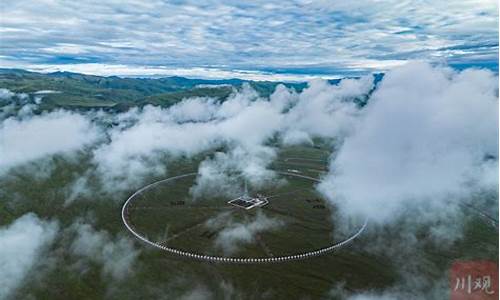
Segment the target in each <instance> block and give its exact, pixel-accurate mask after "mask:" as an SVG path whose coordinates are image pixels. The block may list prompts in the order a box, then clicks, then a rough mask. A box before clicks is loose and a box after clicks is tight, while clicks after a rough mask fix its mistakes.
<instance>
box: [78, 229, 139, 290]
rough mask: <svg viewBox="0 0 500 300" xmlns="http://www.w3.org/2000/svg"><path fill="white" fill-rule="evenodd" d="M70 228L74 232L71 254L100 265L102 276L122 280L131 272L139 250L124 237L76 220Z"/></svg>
mask: <svg viewBox="0 0 500 300" xmlns="http://www.w3.org/2000/svg"><path fill="white" fill-rule="evenodd" d="M71 229H72V230H73V231H74V232H76V237H75V239H74V240H73V242H72V244H71V246H70V251H71V253H72V254H73V255H76V256H78V257H81V258H84V259H86V260H87V261H92V262H95V263H99V264H101V265H102V274H103V276H106V277H107V276H109V277H111V278H112V279H114V280H118V281H120V280H123V279H125V278H126V277H127V276H129V275H130V274H132V273H133V271H134V270H133V267H134V264H135V262H136V259H137V256H138V255H139V251H138V250H136V249H135V248H134V246H133V243H132V241H131V240H130V239H128V238H126V237H116V238H113V237H112V236H110V234H109V233H108V232H106V231H104V230H99V231H98V230H96V229H94V227H93V226H92V225H90V224H86V223H81V222H76V223H74V224H73V225H72V227H71Z"/></svg>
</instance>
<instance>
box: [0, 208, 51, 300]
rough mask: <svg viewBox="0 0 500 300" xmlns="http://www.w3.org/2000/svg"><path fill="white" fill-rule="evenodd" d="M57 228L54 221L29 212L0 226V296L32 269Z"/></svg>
mask: <svg viewBox="0 0 500 300" xmlns="http://www.w3.org/2000/svg"><path fill="white" fill-rule="evenodd" d="M57 230H58V226H57V223H55V222H48V221H44V220H41V219H39V218H38V217H37V216H36V215H34V214H32V213H30V214H25V215H23V216H22V217H20V218H18V219H17V220H15V221H14V222H13V223H12V224H10V225H8V226H6V227H2V228H0V244H1V245H2V246H1V247H0V286H1V287H2V288H0V299H6V298H7V297H8V296H9V295H10V294H11V293H13V292H14V290H15V289H16V288H18V287H19V286H20V285H21V283H22V282H23V280H24V279H25V278H26V277H27V276H28V274H29V273H30V272H31V271H33V269H34V268H35V267H36V266H37V264H38V259H39V258H43V254H44V251H45V250H46V248H47V247H48V246H49V245H50V244H51V243H52V241H53V240H54V238H55V236H56V233H57Z"/></svg>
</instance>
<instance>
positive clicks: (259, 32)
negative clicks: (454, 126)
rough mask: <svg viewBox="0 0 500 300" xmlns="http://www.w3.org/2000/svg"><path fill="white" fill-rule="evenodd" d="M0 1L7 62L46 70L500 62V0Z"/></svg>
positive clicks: (191, 70)
mask: <svg viewBox="0 0 500 300" xmlns="http://www.w3.org/2000/svg"><path fill="white" fill-rule="evenodd" d="M3 7H5V11H6V12H8V13H5V14H3V16H2V19H1V20H0V27H1V28H2V29H1V31H0V38H1V40H2V42H3V43H2V44H3V45H5V46H4V47H2V49H1V50H0V57H1V58H2V61H3V62H2V65H4V66H6V65H11V66H13V65H14V66H15V65H17V66H20V65H22V64H24V65H31V68H33V69H34V68H38V69H45V70H47V71H48V70H54V68H58V69H65V70H74V71H75V70H76V69H79V70H80V71H84V72H88V73H94V74H103V73H104V72H109V71H106V70H112V75H120V74H121V75H126V74H128V75H144V74H149V75H150V74H156V73H159V74H163V75H165V74H175V75H185V76H186V75H187V76H190V75H191V76H193V75H194V76H210V77H221V76H223V77H228V76H231V77H233V76H236V77H245V78H254V79H257V78H261V79H264V78H271V79H272V78H281V79H286V78H288V79H291V78H295V79H297V78H301V77H304V76H310V75H315V76H328V75H332V74H333V75H338V74H359V73H360V72H361V73H363V72H368V71H373V70H387V69H390V68H393V67H394V66H398V65H401V64H402V63H404V62H405V61H407V60H413V59H425V60H431V61H441V60H445V61H448V62H450V63H461V64H462V63H465V64H467V63H484V62H486V63H488V62H489V63H492V64H495V65H497V56H498V16H497V11H498V3H497V2H496V1H475V0H468V1H463V0H453V1H444V2H442V1H440V2H436V1H432V2H428V3H425V5H422V4H421V3H419V2H418V1H405V2H401V1H396V0H392V1H377V2H376V3H373V1H356V3H347V4H339V3H332V2H331V1H322V0H313V1H305V0H296V1H287V3H283V2H278V1H255V2H253V3H251V4H248V3H244V2H241V1H224V2H221V1H211V0H207V1H174V2H171V1H169V2H165V1H150V2H148V3H144V2H141V1H137V0H129V1H122V2H120V3H116V2H99V1H85V2H75V3H70V4H68V3H64V4H63V3H61V2H58V1H54V2H40V3H33V2H32V1H13V0H8V1H4V3H3ZM62 15H64V16H67V18H64V19H61V18H60V16H62ZM34 28H36V30H33V29H34ZM359 41H363V43H360V42H359ZM108 75H110V74H108Z"/></svg>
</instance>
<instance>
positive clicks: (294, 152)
mask: <svg viewBox="0 0 500 300" xmlns="http://www.w3.org/2000/svg"><path fill="white" fill-rule="evenodd" d="M325 145H326V144H325ZM326 148H327V147H326V146H324V147H323V146H321V145H320V146H319V147H317V148H315V147H309V146H294V147H287V148H283V149H281V151H280V153H279V157H278V159H277V161H276V162H275V164H274V165H273V167H274V168H275V169H277V170H283V171H286V170H288V169H295V170H298V171H300V172H303V173H304V174H306V173H307V172H309V173H308V174H311V176H312V174H313V173H314V172H312V171H310V169H322V168H325V167H326V165H327V158H328V156H329V153H328V152H327V151H326V150H325V149H326ZM206 155H209V153H204V154H203V155H200V156H198V157H195V158H192V159H179V160H176V161H175V162H172V161H165V163H166V164H167V165H168V169H169V174H168V176H175V175H180V174H184V173H188V172H196V170H197V166H198V164H199V162H200V161H201V160H203V159H204V158H205V157H206ZM297 157H300V158H303V160H298V159H290V158H297ZM305 159H311V160H305ZM53 165H54V166H55V167H54V169H53V171H52V175H51V176H50V177H47V178H36V177H34V176H32V173H33V172H32V171H30V169H29V168H28V167H20V168H17V169H15V170H13V171H12V172H11V173H10V175H8V176H4V177H2V178H1V179H0V186H1V187H2V188H1V189H0V200H1V201H0V225H1V226H4V225H7V224H9V223H11V222H12V221H13V220H15V219H16V218H18V217H19V216H21V215H23V214H24V213H27V212H34V213H36V214H37V215H38V216H40V217H41V218H43V219H57V220H58V221H59V226H60V228H61V232H62V234H60V235H59V237H58V239H57V241H56V242H55V243H54V245H53V246H52V248H51V250H52V251H51V252H50V253H51V254H50V255H48V256H47V257H43V258H42V259H43V260H44V261H46V262H47V264H50V262H51V261H56V262H57V263H56V267H54V268H52V269H50V268H49V269H48V270H46V271H45V272H43V274H41V275H40V276H35V277H31V278H30V279H28V281H27V282H26V283H25V285H24V286H23V287H22V288H21V289H19V290H18V291H17V292H16V295H14V298H15V299H29V298H30V297H32V298H33V299H102V298H107V299H158V298H160V297H164V298H165V299H177V298H179V297H180V296H181V295H184V294H185V293H186V292H187V291H189V290H191V289H193V288H195V287H196V286H197V285H203V286H205V287H207V288H208V289H209V290H211V291H212V292H213V293H215V297H216V298H217V299H219V298H222V299H223V296H224V295H225V294H227V293H228V291H227V288H224V284H230V285H231V286H232V289H234V291H235V292H234V293H233V294H232V295H233V296H232V298H233V299H241V298H243V299H322V298H325V297H326V295H327V293H328V291H329V290H330V289H332V288H333V287H334V286H335V285H337V284H340V283H343V284H344V287H345V289H347V290H349V291H367V290H379V289H384V288H387V287H390V286H391V285H392V284H394V283H395V282H397V281H398V280H399V279H400V278H399V275H398V273H397V266H394V265H393V264H391V258H390V257H386V256H384V255H374V254H370V253H371V252H369V251H368V249H369V247H370V243H371V241H372V237H370V235H369V234H363V235H361V236H360V237H359V239H356V240H355V241H354V242H353V243H352V244H351V245H349V246H348V247H345V248H342V249H340V250H339V251H337V252H334V253H331V254H329V255H324V256H320V257H315V258H311V259H308V260H304V261H294V262H287V263H282V264H271V265H226V264H214V263H208V262H199V261H192V260H188V259H185V258H182V257H178V256H175V255H173V254H169V253H166V252H164V251H161V250H158V249H156V248H153V247H150V246H148V245H145V244H143V243H141V242H139V241H135V247H136V248H137V249H140V250H141V252H140V255H139V257H138V261H137V263H136V264H135V265H134V270H133V271H134V272H133V274H132V275H131V276H130V277H129V278H127V279H126V280H124V281H121V282H111V280H110V279H109V278H106V277H105V276H104V275H102V273H101V266H99V265H98V264H89V265H88V266H87V269H86V271H85V272H82V271H81V270H80V269H78V268H77V267H75V265H76V264H77V263H78V259H77V258H75V257H74V256H72V255H71V254H70V253H69V251H68V250H67V249H68V244H69V243H70V241H71V238H72V236H71V234H70V233H67V232H66V231H65V229H67V228H68V227H69V226H71V224H73V222H74V221H75V220H76V219H78V218H83V219H85V220H87V221H88V220H92V222H93V223H94V225H95V227H96V228H97V229H99V230H101V229H102V230H106V231H108V232H110V233H111V234H112V235H118V236H128V237H130V238H133V237H132V236H131V234H129V232H128V231H127V230H126V229H125V227H124V225H123V224H122V220H121V217H120V213H121V207H122V205H123V203H124V201H125V199H126V198H127V197H128V196H129V195H131V194H132V193H133V192H134V191H135V189H136V187H131V188H130V190H129V191H126V192H124V193H123V194H121V195H118V196H117V195H108V194H106V193H100V192H97V191H98V189H96V193H95V194H93V195H91V196H84V197H80V198H79V199H77V200H76V201H75V202H74V203H72V204H70V205H64V202H65V199H66V198H67V196H68V192H67V191H66V190H65V189H63V188H61V187H64V186H67V185H68V184H69V183H70V182H72V180H74V179H75V178H78V176H81V175H82V174H84V172H85V171H86V170H87V169H88V168H91V167H92V166H91V164H90V163H89V157H88V156H87V155H85V154H81V155H80V157H79V160H77V162H75V160H74V159H72V160H70V159H67V158H65V157H60V156H58V157H55V158H53ZM314 176H316V177H319V176H321V173H318V172H316V173H315V174H314ZM159 179H162V178H160V177H154V176H153V177H150V178H146V179H145V183H148V182H153V181H156V180H159ZM90 181H91V184H93V185H95V186H98V184H99V183H98V182H97V180H95V179H92V178H91V179H90ZM288 181H289V183H290V185H291V186H284V187H282V189H283V190H285V191H289V190H291V189H292V187H293V186H295V187H299V188H304V187H310V185H311V184H310V183H309V182H306V181H300V180H296V181H294V180H293V179H292V180H290V179H289V178H288ZM178 183H179V182H178ZM180 183H181V184H179V185H173V186H168V187H166V188H168V191H169V192H168V194H165V195H164V192H165V189H164V190H162V188H159V189H158V190H157V193H156V194H154V196H153V195H149V196H146V197H147V198H146V197H145V198H144V199H141V200H144V201H150V204H151V205H152V206H154V205H160V206H164V203H158V201H156V202H155V201H152V199H154V198H157V199H166V201H168V202H171V201H178V200H179V199H181V198H182V199H186V188H187V187H188V186H189V185H190V184H191V183H192V178H186V179H185V180H183V182H182V181H181V182H180ZM301 185H302V186H301ZM276 189H277V190H279V189H280V187H277V188H276ZM172 191H173V192H172ZM263 192H265V191H263ZM150 196H151V199H150ZM309 197H313V194H312V193H311V192H307V191H306V192H304V194H296V195H294V197H292V198H289V197H281V198H279V199H277V200H276V201H273V202H272V203H270V204H269V206H268V207H267V208H262V210H263V212H265V213H266V214H269V215H270V216H274V217H280V218H283V219H284V220H285V221H286V222H287V223H286V224H287V226H285V227H284V228H283V229H282V230H279V231H273V232H268V233H263V237H262V238H263V239H264V241H265V243H266V244H267V245H268V247H270V248H271V249H273V251H276V253H279V254H287V253H290V252H293V251H294V250H293V249H296V248H299V247H306V248H307V247H309V248H311V249H312V248H316V247H320V246H323V245H324V243H325V242H326V243H328V242H329V240H328V239H329V238H330V233H331V229H329V228H328V226H327V224H329V220H328V218H327V212H328V209H312V208H311V207H309V205H310V203H308V202H307V201H302V200H301V199H304V198H309ZM117 198H118V199H117ZM221 200H222V199H215V198H214V199H211V200H210V201H219V202H220V201H221ZM151 201H152V202H151ZM141 204H142V205H143V203H142V202H141ZM202 205H203V204H202V203H201V202H200V203H199V206H200V208H201V206H202ZM143 206H146V205H143ZM172 207H175V206H172ZM223 207H224V208H223ZM169 208H171V207H169ZM176 209H177V210H179V208H173V209H151V210H147V209H144V210H142V212H143V214H134V217H133V218H135V219H134V222H137V224H139V225H140V228H141V230H144V231H146V232H151V233H150V235H152V236H154V238H158V239H161V238H162V235H164V233H165V229H166V227H167V226H168V232H170V233H174V232H176V231H178V230H182V229H183V227H184V229H185V228H186V227H189V226H192V224H196V223H197V222H204V221H205V220H206V219H207V218H209V217H213V216H214V212H221V211H225V210H226V209H227V205H226V204H225V202H223V203H220V209H215V210H211V209H193V210H186V209H182V214H179V213H178V212H176ZM231 209H232V208H231ZM266 209H267V210H266ZM271 209H274V211H272V210H271ZM138 211H139V210H138ZM250 213H255V211H253V212H250ZM238 214H239V215H238ZM287 214H289V215H290V216H287ZM179 216H181V217H179ZM235 217H236V218H244V217H245V215H244V214H243V213H242V212H241V211H236V216H235ZM322 220H324V221H325V223H322ZM203 234H204V229H203V228H202V227H196V228H195V229H194V230H193V231H192V232H189V233H186V234H185V235H184V236H183V238H182V239H175V241H176V243H178V244H176V246H178V247H180V248H191V247H194V248H198V249H200V251H202V249H204V248H205V247H207V248H206V249H212V248H211V247H212V246H213V236H212V238H210V237H208V238H207V237H206V236H204V235H203ZM155 235H156V236H155ZM386 238H387V239H392V238H393V237H391V235H390V234H388V235H387V237H386ZM497 243H498V231H497V230H496V229H495V228H493V227H492V226H490V225H489V224H488V223H486V222H485V221H484V220H483V218H481V217H480V216H477V215H474V214H473V213H471V218H470V220H469V221H468V222H467V224H466V230H465V236H464V237H463V239H461V240H460V241H459V242H457V243H456V245H454V247H451V249H452V250H450V251H446V252H443V251H441V250H439V251H438V250H436V249H435V248H434V247H432V246H431V245H430V246H429V247H428V249H427V250H426V251H425V253H422V254H421V255H423V256H425V257H427V260H428V261H429V262H430V263H433V264H435V265H436V266H437V267H438V269H439V270H443V271H446V270H448V268H449V267H450V265H451V263H452V262H453V261H454V260H456V259H491V260H494V261H498V259H497V257H498V249H497V248H496V245H497ZM207 251H209V253H210V251H214V252H215V250H207ZM256 254H258V255H262V254H264V252H263V251H262V249H261V248H259V247H258V246H253V247H248V248H245V249H244V250H243V252H241V253H240V255H256ZM408 259H411V258H408ZM438 276H439V274H435V273H430V274H427V278H428V280H430V281H432V280H433V279H436V278H438ZM110 286H111V287H110ZM242 295H244V296H242Z"/></svg>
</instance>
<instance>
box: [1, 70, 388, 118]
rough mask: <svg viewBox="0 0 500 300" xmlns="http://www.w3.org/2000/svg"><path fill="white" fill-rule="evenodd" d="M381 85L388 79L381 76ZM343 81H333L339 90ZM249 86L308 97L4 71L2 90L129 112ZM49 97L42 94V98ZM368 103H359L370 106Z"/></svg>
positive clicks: (237, 82)
mask: <svg viewBox="0 0 500 300" xmlns="http://www.w3.org/2000/svg"><path fill="white" fill-rule="evenodd" d="M374 76H375V81H376V82H378V81H380V79H381V78H382V76H383V75H382V74H376V75H374ZM340 81H341V79H336V80H330V83H332V84H338V83H339V82H340ZM244 83H247V84H249V85H250V86H251V87H252V88H254V89H255V90H256V91H257V92H258V93H259V94H260V95H261V96H262V97H268V96H269V95H270V94H271V93H273V92H274V90H275V88H276V86H277V85H278V84H284V85H285V86H287V87H289V88H293V89H295V90H296V91H298V92H300V91H302V90H303V89H304V88H305V87H306V86H307V83H305V82H300V83H284V82H271V81H249V80H242V79H220V80H218V79H190V78H184V77H179V76H171V77H161V78H129V77H118V76H107V77H104V76H95V75H85V74H78V73H72V72H54V73H48V74H43V73H36V72H30V71H26V70H21V69H0V88H6V89H9V90H10V91H12V92H15V93H24V94H25V96H24V97H23V99H28V100H29V101H36V102H39V103H40V104H39V109H40V110H52V109H56V108H67V109H94V108H104V109H107V110H117V111H123V110H127V109H129V108H130V107H132V106H144V105H147V104H153V105H158V106H162V107H168V106H171V105H173V104H175V103H177V102H179V101H181V100H182V99H184V98H189V97H213V98H217V99H220V100H221V101H224V100H225V99H226V98H227V97H229V95H230V94H231V93H232V92H234V91H235V90H239V89H241V87H242V85H243V84H244ZM40 91H48V92H44V93H42V94H40V93H38V94H35V93H36V92H40ZM366 101H367V98H366V99H357V102H358V103H359V104H360V105H364V104H365V103H366Z"/></svg>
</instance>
